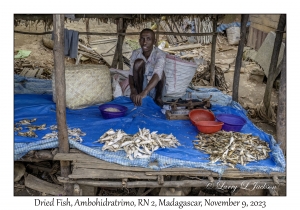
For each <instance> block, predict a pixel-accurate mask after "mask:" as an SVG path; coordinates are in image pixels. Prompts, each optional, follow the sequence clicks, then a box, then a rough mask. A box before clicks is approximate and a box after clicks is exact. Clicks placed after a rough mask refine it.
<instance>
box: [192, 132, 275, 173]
mask: <svg viewBox="0 0 300 210" xmlns="http://www.w3.org/2000/svg"><path fill="white" fill-rule="evenodd" d="M197 138H198V139H199V140H194V146H195V148H196V149H199V150H201V151H204V152H205V153H207V154H210V163H215V162H217V161H222V162H223V164H226V165H228V166H230V167H233V168H234V165H236V164H237V163H240V164H242V165H246V164H247V163H248V162H251V161H258V160H264V159H266V158H268V157H269V152H270V151H271V149H270V147H269V144H268V143H267V142H265V141H262V140H260V139H259V137H257V136H252V135H251V134H243V133H239V132H226V131H219V132H216V133H214V134H204V135H203V134H201V135H200V134H198V136H197Z"/></svg>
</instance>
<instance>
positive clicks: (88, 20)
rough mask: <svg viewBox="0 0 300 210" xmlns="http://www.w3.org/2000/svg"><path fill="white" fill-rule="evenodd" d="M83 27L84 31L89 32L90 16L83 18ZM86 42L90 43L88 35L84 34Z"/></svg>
mask: <svg viewBox="0 0 300 210" xmlns="http://www.w3.org/2000/svg"><path fill="white" fill-rule="evenodd" d="M85 27H86V31H87V32H88V33H89V32H90V18H85ZM86 38H87V42H88V43H90V35H88V34H87V35H86Z"/></svg>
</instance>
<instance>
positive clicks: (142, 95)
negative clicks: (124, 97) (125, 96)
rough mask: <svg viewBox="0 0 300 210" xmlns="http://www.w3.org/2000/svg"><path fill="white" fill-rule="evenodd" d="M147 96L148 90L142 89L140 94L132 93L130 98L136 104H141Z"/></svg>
mask: <svg viewBox="0 0 300 210" xmlns="http://www.w3.org/2000/svg"><path fill="white" fill-rule="evenodd" d="M146 96H147V92H145V91H142V92H141V93H140V94H130V99H131V100H132V102H133V103H134V105H135V106H141V105H142V100H143V98H145V97H146Z"/></svg>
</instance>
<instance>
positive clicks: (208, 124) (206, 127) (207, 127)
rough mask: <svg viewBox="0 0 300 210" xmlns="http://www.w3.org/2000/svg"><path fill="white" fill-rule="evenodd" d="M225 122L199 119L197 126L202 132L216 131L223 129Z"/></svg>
mask: <svg viewBox="0 0 300 210" xmlns="http://www.w3.org/2000/svg"><path fill="white" fill-rule="evenodd" d="M223 125H224V123H223V122H217V121H197V122H196V127H197V129H198V130H199V131H200V132H201V133H215V132H217V131H219V130H221V128H222V126H223Z"/></svg>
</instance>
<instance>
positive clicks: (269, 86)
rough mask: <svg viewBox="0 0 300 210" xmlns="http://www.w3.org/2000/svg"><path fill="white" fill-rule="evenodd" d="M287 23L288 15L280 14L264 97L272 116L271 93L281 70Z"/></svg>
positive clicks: (268, 111)
mask: <svg viewBox="0 0 300 210" xmlns="http://www.w3.org/2000/svg"><path fill="white" fill-rule="evenodd" d="M285 24H286V15H285V14H283V15H280V18H279V22H278V26H277V31H276V38H275V42H274V48H273V53H272V57H271V64H270V68H269V75H268V80H267V85H266V90H265V95H264V99H263V104H264V107H265V110H266V115H267V116H268V117H270V118H272V113H273V112H272V111H273V110H272V107H271V94H272V89H273V84H274V81H275V79H276V77H277V76H278V74H279V72H280V70H281V69H280V68H277V63H278V57H279V52H280V47H281V44H282V37H283V33H282V32H283V31H284V28H285Z"/></svg>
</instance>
